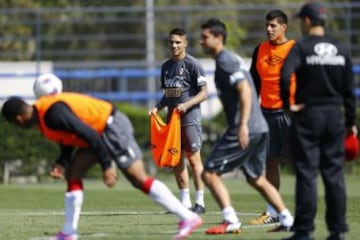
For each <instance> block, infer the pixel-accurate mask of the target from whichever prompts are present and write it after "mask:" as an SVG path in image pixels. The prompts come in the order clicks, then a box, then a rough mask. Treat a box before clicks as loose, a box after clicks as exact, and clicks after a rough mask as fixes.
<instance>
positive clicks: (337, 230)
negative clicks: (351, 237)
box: [281, 1, 357, 240]
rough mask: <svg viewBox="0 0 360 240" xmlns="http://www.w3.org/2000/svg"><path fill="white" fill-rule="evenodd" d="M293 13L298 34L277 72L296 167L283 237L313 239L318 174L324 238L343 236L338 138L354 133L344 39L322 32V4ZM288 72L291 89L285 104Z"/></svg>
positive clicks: (351, 84) (341, 151)
mask: <svg viewBox="0 0 360 240" xmlns="http://www.w3.org/2000/svg"><path fill="white" fill-rule="evenodd" d="M297 16H298V17H299V18H300V24H301V30H302V33H303V35H304V37H303V38H302V39H300V40H299V41H297V43H296V44H295V46H294V47H293V48H292V49H291V51H290V53H289V56H288V58H287V59H286V61H285V62H284V67H283V71H282V74H281V84H282V85H281V86H282V88H281V92H282V100H283V103H284V107H285V108H286V109H290V110H291V111H292V112H294V113H293V123H292V128H291V139H292V145H293V146H294V148H293V159H294V163H295V172H296V208H295V209H296V210H295V222H294V230H295V233H294V234H293V235H292V236H290V237H289V238H286V240H312V239H314V237H313V231H314V229H315V226H314V218H315V215H316V211H317V176H318V174H319V173H320V174H321V176H322V180H323V183H324V186H325V202H326V216H325V219H326V224H327V228H328V230H329V231H330V234H329V236H328V237H327V238H326V240H343V239H345V232H346V231H348V225H347V223H346V189H345V182H344V165H343V164H344V159H345V154H344V139H345V134H346V133H347V134H353V135H354V136H356V135H357V127H356V126H355V110H356V102H355V95H354V79H353V69H352V61H351V54H350V51H349V49H348V47H347V46H345V44H343V43H341V42H339V41H338V40H336V39H334V38H333V37H331V36H329V35H327V34H326V31H325V23H326V9H325V7H324V6H323V5H322V4H320V3H318V2H313V1H312V2H309V3H306V4H304V5H303V6H302V8H301V10H300V11H299V13H298V14H297ZM293 72H295V74H296V94H295V104H293V105H291V104H289V82H290V75H291V73H293ZM342 107H344V113H345V119H343V118H344V117H343V111H342V109H341V108H342ZM295 146H296V147H295Z"/></svg>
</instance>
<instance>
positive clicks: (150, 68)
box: [0, 0, 360, 102]
mask: <svg viewBox="0 0 360 240" xmlns="http://www.w3.org/2000/svg"><path fill="white" fill-rule="evenodd" d="M146 3H147V4H149V3H153V2H152V1H151V0H148V1H144V6H137V7H126V6H116V7H96V8H95V7H84V8H79V7H76V8H75V7H66V8H39V9H18V8H12V9H0V14H1V16H2V17H1V19H0V26H1V28H2V29H3V35H2V36H1V38H0V45H1V51H0V59H1V60H2V61H23V60H27V61H35V62H37V63H39V64H38V65H36V66H37V67H36V68H35V69H34V74H33V75H34V78H35V76H36V75H37V74H38V73H39V72H41V71H42V69H41V64H40V62H43V61H51V62H52V66H53V71H54V72H55V73H56V74H58V75H59V76H60V77H61V78H62V79H63V80H64V85H65V90H71V91H80V92H91V93H93V94H98V95H99V96H100V95H101V96H102V97H104V96H107V97H108V98H109V99H121V100H129V101H135V100H139V101H140V102H141V101H146V100H147V99H154V98H157V97H158V92H157V91H158V90H159V83H158V81H156V80H155V79H156V78H157V77H158V72H159V66H160V64H161V62H162V60H163V59H164V58H166V57H167V56H168V48H167V42H166V39H167V34H168V31H169V30H170V29H172V28H173V27H183V28H185V29H186V30H187V32H188V37H189V39H190V44H189V48H188V51H189V52H190V53H191V54H193V55H195V56H196V57H204V55H203V53H202V51H201V48H200V46H199V44H198V38H199V34H200V22H202V21H203V20H205V19H207V18H209V17H219V18H221V19H223V20H224V21H225V22H226V23H227V25H228V28H229V35H230V45H229V47H231V48H232V49H233V50H235V51H236V52H238V53H239V54H240V55H242V56H244V57H250V56H251V53H252V51H253V49H254V48H255V47H256V45H257V44H258V43H259V42H261V41H263V40H264V39H265V28H264V17H265V14H266V12H267V11H269V10H270V9H275V8H279V9H282V10H284V11H285V12H286V13H288V14H289V15H292V14H293V13H295V12H296V11H298V9H299V7H300V4H297V3H283V4H238V5H201V6H200V5H198V6H154V5H152V4H150V5H146ZM119 4H121V3H119ZM326 6H327V8H328V12H329V19H328V26H329V31H330V32H331V33H332V34H334V35H335V36H337V37H338V38H340V39H342V40H343V41H345V42H347V43H348V44H349V46H350V47H351V49H352V53H353V57H354V62H355V63H360V61H358V58H359V57H360V39H359V36H360V24H358V22H360V21H359V18H360V2H352V3H349V2H345V1H339V2H336V3H332V4H326ZM231 36H232V37H231ZM288 36H289V37H290V38H298V37H300V33H299V29H298V22H297V21H295V20H292V19H290V23H289V30H288ZM356 69H358V68H355V70H356ZM19 72H21V71H18V72H17V73H16V75H17V77H19V75H21V74H19ZM355 72H356V73H358V72H357V71H355ZM6 76H7V77H8V78H11V77H12V76H11V74H10V75H9V74H7V75H6ZM3 77H4V75H3V76H1V74H0V78H3ZM20 77H21V76H20ZM27 77H28V76H27ZM0 84H1V82H0ZM2 87H7V86H2ZM104 94H105V95H104ZM2 97H4V96H2Z"/></svg>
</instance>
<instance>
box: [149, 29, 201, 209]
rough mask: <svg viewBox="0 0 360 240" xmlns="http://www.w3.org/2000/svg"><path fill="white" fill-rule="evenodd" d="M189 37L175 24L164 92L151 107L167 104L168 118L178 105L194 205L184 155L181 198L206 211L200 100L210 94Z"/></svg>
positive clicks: (163, 76) (179, 173)
mask: <svg viewBox="0 0 360 240" xmlns="http://www.w3.org/2000/svg"><path fill="white" fill-rule="evenodd" d="M187 44H188V41H187V37H186V32H185V30H184V29H181V28H175V29H173V30H171V31H170V33H169V48H170V52H171V58H170V59H168V60H166V61H165V62H164V63H163V64H162V67H161V87H162V88H163V89H164V95H163V97H162V98H161V100H160V101H159V103H157V104H156V107H155V108H153V109H151V110H150V111H149V114H151V113H156V112H158V111H160V110H161V109H163V108H165V107H167V108H168V119H170V115H171V113H172V112H173V109H174V108H176V109H177V110H178V111H179V112H180V113H181V148H182V151H183V152H184V153H185V155H186V156H187V158H188V160H189V163H190V166H191V168H192V170H193V178H194V185H195V189H196V193H195V205H194V206H192V203H191V199H190V190H189V174H188V171H187V168H186V164H185V161H184V159H182V160H181V161H180V163H179V164H178V166H176V167H174V174H175V179H176V182H177V185H178V188H179V191H180V201H181V202H182V203H183V204H184V205H185V206H186V207H187V208H192V210H193V211H194V212H196V213H199V214H201V213H205V202H204V183H203V181H202V179H201V173H202V171H203V164H202V161H201V155H200V149H201V145H202V140H201V138H202V137H201V136H202V127H201V112H200V103H201V102H202V101H204V100H205V99H206V98H207V96H208V91H207V86H206V81H205V73H204V69H203V67H202V66H201V64H200V63H199V61H198V60H196V59H195V58H194V57H193V56H191V55H190V54H188V53H187V52H186V47H187Z"/></svg>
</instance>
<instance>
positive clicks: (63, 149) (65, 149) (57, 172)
mask: <svg viewBox="0 0 360 240" xmlns="http://www.w3.org/2000/svg"><path fill="white" fill-rule="evenodd" d="M73 152H74V147H71V146H65V145H61V144H60V155H59V157H58V159H57V160H56V161H55V164H54V165H53V166H52V168H51V170H50V176H52V177H53V178H58V179H64V175H65V169H66V168H67V166H68V165H69V162H70V160H71V157H72V154H73Z"/></svg>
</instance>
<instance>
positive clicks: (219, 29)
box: [201, 18, 227, 45]
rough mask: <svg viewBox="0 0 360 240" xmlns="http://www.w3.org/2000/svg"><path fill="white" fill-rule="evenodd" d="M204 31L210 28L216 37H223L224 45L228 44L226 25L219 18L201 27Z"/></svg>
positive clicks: (209, 20)
mask: <svg viewBox="0 0 360 240" xmlns="http://www.w3.org/2000/svg"><path fill="white" fill-rule="evenodd" d="M201 28H202V29H205V28H209V29H210V32H211V33H212V34H213V35H214V36H219V35H221V36H223V44H224V45H225V44H226V37H227V32H226V25H225V23H223V22H222V21H220V19H218V18H210V19H208V20H207V21H206V22H204V23H203V24H202V25H201Z"/></svg>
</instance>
